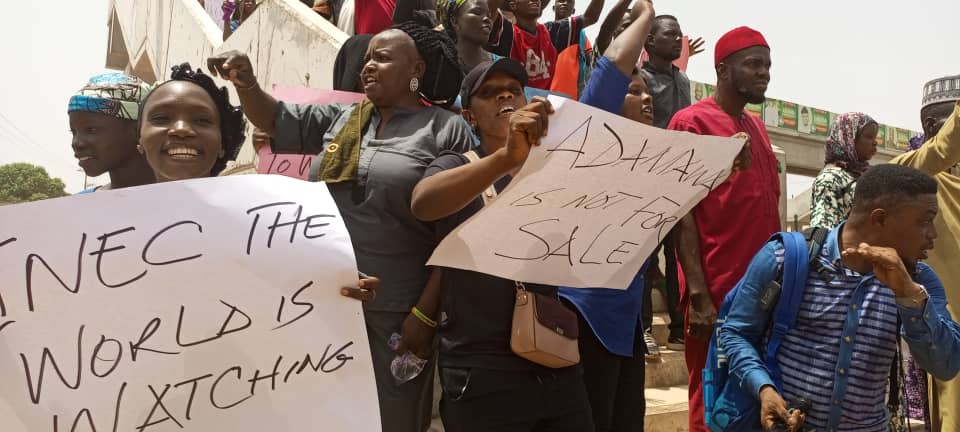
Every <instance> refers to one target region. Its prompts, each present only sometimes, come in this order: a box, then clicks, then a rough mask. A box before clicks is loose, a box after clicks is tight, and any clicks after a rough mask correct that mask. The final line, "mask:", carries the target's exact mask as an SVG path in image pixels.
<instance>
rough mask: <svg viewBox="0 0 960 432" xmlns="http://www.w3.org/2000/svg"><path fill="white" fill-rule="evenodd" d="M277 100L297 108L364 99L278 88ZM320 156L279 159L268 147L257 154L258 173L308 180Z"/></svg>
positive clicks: (346, 94) (315, 91) (306, 90)
mask: <svg viewBox="0 0 960 432" xmlns="http://www.w3.org/2000/svg"><path fill="white" fill-rule="evenodd" d="M273 97H275V98H277V99H278V100H282V101H284V102H289V103H297V104H334V103H342V104H355V103H358V102H360V101H361V100H362V99H363V94H361V93H350V92H342V91H336V90H319V89H313V88H304V87H287V86H281V85H274V86H273ZM316 156H317V155H279V154H275V153H273V152H272V151H270V147H269V146H264V147H261V148H260V150H259V151H258V152H257V173H260V174H279V175H283V176H287V177H293V178H296V179H300V180H307V177H308V176H309V174H310V165H312V164H313V160H314V159H315V158H316Z"/></svg>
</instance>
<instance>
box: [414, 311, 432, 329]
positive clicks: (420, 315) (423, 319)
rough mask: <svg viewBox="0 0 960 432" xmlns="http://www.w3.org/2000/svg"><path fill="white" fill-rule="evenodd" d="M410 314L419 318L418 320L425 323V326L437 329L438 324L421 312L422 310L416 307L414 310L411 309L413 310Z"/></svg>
mask: <svg viewBox="0 0 960 432" xmlns="http://www.w3.org/2000/svg"><path fill="white" fill-rule="evenodd" d="M410 312H411V313H412V314H413V316H415V317H417V319H419V320H420V321H421V322H423V323H424V324H426V325H427V326H428V327H431V328H436V327H437V322H436V321H434V320H432V319H430V317H428V316H427V315H426V314H424V313H423V312H420V309H417V307H416V306H414V307H413V308H411V309H410Z"/></svg>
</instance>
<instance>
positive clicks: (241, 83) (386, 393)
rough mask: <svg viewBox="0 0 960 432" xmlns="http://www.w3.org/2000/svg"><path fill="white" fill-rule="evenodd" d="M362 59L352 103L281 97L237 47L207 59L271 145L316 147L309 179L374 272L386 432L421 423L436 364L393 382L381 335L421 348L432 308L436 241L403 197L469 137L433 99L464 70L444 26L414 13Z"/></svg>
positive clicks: (448, 94)
mask: <svg viewBox="0 0 960 432" xmlns="http://www.w3.org/2000/svg"><path fill="white" fill-rule="evenodd" d="M366 58H367V61H366V64H365V65H364V67H363V69H362V71H361V73H360V83H361V85H362V87H363V90H364V92H365V93H366V97H367V99H365V100H363V101H362V102H360V103H359V104H354V105H352V106H348V105H336V104H334V105H293V104H286V103H283V102H278V101H276V100H275V99H274V98H273V97H272V96H270V95H269V94H267V93H266V92H264V91H263V90H262V89H261V88H260V87H259V85H258V84H257V79H256V77H255V76H254V74H253V68H252V66H251V64H250V60H249V59H248V58H247V56H246V55H244V54H241V53H238V52H229V53H225V54H223V55H221V56H219V57H215V58H211V59H210V60H209V65H210V67H211V70H216V71H217V72H218V73H220V74H221V76H223V77H224V78H226V79H229V80H230V81H231V82H233V84H234V85H235V86H236V88H237V93H238V94H239V95H240V103H241V105H242V107H243V110H244V112H245V113H246V114H247V117H248V118H249V119H250V121H251V122H253V124H254V125H256V126H257V127H259V128H260V129H263V130H264V131H265V132H267V133H269V134H271V135H272V136H273V137H274V140H273V144H272V145H273V151H274V152H276V153H301V154H318V153H319V154H321V155H322V157H318V158H317V160H319V162H318V163H316V164H315V167H314V168H313V169H311V174H310V178H311V180H315V181H323V182H326V183H327V185H328V186H329V189H330V193H331V194H332V195H333V198H334V200H335V201H336V202H337V205H338V207H339V209H340V212H341V214H342V215H343V218H344V221H345V223H346V225H347V229H348V231H349V232H350V236H351V238H352V240H353V246H354V250H355V252H356V256H357V264H358V267H359V268H360V270H361V271H363V272H366V273H369V274H375V275H377V276H379V277H380V279H381V280H382V283H381V286H380V288H379V290H378V291H377V296H376V298H375V299H374V300H373V301H372V302H370V303H367V304H366V307H365V311H364V314H365V318H366V324H367V334H368V336H369V340H370V350H371V353H372V356H373V362H374V372H375V374H376V380H377V391H378V395H379V399H380V415H381V422H382V424H383V425H384V430H385V431H404V432H406V431H409V432H422V431H424V430H426V428H427V427H428V425H429V421H430V406H431V401H432V392H433V367H434V364H433V361H431V362H430V363H429V364H428V365H427V367H425V368H424V370H423V371H422V372H421V373H420V374H419V376H417V377H416V378H414V379H413V380H411V381H408V382H406V383H403V384H399V385H398V384H397V383H396V381H395V379H394V376H393V374H392V373H391V370H390V363H391V361H392V360H393V359H394V357H395V355H396V354H395V353H394V352H393V351H391V350H390V349H389V347H388V345H387V341H388V339H389V338H390V336H391V334H393V333H400V334H401V336H402V337H403V339H404V341H405V342H406V343H405V348H406V349H409V351H411V352H413V353H414V354H416V355H418V356H421V358H425V357H430V356H429V352H430V350H431V348H432V347H431V344H432V341H433V330H434V329H433V327H434V326H436V320H437V319H438V317H437V316H436V309H437V305H435V304H428V303H421V295H422V293H423V291H424V289H425V286H426V285H427V281H428V278H429V271H428V268H427V267H426V266H425V264H426V262H427V259H428V258H429V257H430V254H431V253H432V252H433V248H434V246H435V243H436V238H435V234H434V230H433V226H432V225H431V224H428V223H423V222H420V221H419V220H417V218H416V217H414V216H413V214H412V212H411V211H410V197H411V194H412V191H413V187H414V186H415V185H416V184H417V182H418V181H419V180H420V179H421V178H422V177H423V173H424V171H425V169H426V167H427V166H428V165H429V164H430V163H431V162H432V161H433V160H434V159H435V158H436V156H437V155H438V154H440V152H442V151H456V152H461V153H462V152H464V151H466V150H467V149H468V147H469V146H470V144H471V143H472V137H471V132H470V129H469V127H468V126H467V125H466V123H465V122H463V120H462V119H461V118H460V117H459V116H457V115H455V114H453V113H451V112H449V111H447V110H444V109H442V108H440V107H439V106H446V105H449V104H450V103H452V102H453V100H454V99H455V98H456V96H457V94H458V93H459V89H460V83H461V81H462V79H463V72H462V70H461V68H460V63H459V59H458V57H457V53H456V48H455V46H454V44H453V41H452V40H450V38H449V37H448V36H447V35H446V34H444V33H442V32H438V31H435V30H432V29H431V28H428V27H426V26H423V25H420V24H415V23H412V22H407V23H403V24H400V25H398V26H396V27H395V28H393V29H390V30H387V31H384V32H381V33H380V34H378V35H376V36H374V37H373V39H372V40H371V41H370V45H369V48H368V49H367V53H366ZM424 102H429V104H430V106H427V105H426V104H425V103H424ZM320 266H322V263H318V267H320Z"/></svg>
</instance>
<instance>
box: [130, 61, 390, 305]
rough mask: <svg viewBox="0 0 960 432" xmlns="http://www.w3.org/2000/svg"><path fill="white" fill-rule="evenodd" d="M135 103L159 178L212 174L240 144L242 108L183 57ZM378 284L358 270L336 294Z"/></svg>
mask: <svg viewBox="0 0 960 432" xmlns="http://www.w3.org/2000/svg"><path fill="white" fill-rule="evenodd" d="M140 106H141V108H140V113H139V114H140V117H139V119H140V124H139V127H138V132H139V134H140V144H139V145H137V148H138V150H139V151H140V153H142V154H143V155H144V156H146V159H147V163H148V164H149V165H150V167H151V168H152V169H153V170H154V173H155V175H156V177H157V180H158V181H175V180H188V179H193V178H204V177H213V176H216V175H217V174H219V173H220V171H222V170H223V168H224V167H225V166H226V163H227V161H228V160H233V159H234V158H235V157H236V154H237V152H239V150H240V146H241V144H243V139H244V136H243V130H244V126H245V124H246V122H245V121H244V120H243V113H242V112H241V111H240V109H239V108H237V107H235V106H233V105H231V104H230V96H229V94H228V93H227V90H226V89H225V88H217V86H216V84H215V83H214V82H213V79H212V78H210V76H208V75H205V74H204V73H203V72H202V71H200V70H197V71H194V70H193V69H192V68H191V67H190V64H188V63H184V64H182V65H178V66H174V67H173V71H172V73H171V75H170V80H169V81H167V82H164V83H162V84H160V85H158V86H157V87H156V88H154V90H153V91H151V92H150V93H148V94H147V95H146V96H145V97H144V99H143V103H142V104H141V105H140ZM378 285H379V280H378V279H376V278H371V277H368V276H365V275H361V279H360V282H359V283H358V285H357V286H356V287H344V288H343V289H342V290H341V292H340V294H342V295H344V296H346V297H352V298H355V299H357V300H361V301H364V302H369V301H372V300H373V299H374V297H375V296H376V294H375V293H376V291H375V290H376V287H377V286H378Z"/></svg>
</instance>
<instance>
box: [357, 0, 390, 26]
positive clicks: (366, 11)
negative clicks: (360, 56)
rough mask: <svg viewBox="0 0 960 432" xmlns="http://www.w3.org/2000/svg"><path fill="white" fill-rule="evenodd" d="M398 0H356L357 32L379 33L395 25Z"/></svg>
mask: <svg viewBox="0 0 960 432" xmlns="http://www.w3.org/2000/svg"><path fill="white" fill-rule="evenodd" d="M396 6H397V1H396V0H362V1H355V2H354V5H353V7H354V16H353V21H354V28H355V29H356V34H378V33H380V32H382V31H384V30H387V29H389V28H390V26H392V25H393V10H394V9H395V8H396Z"/></svg>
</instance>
